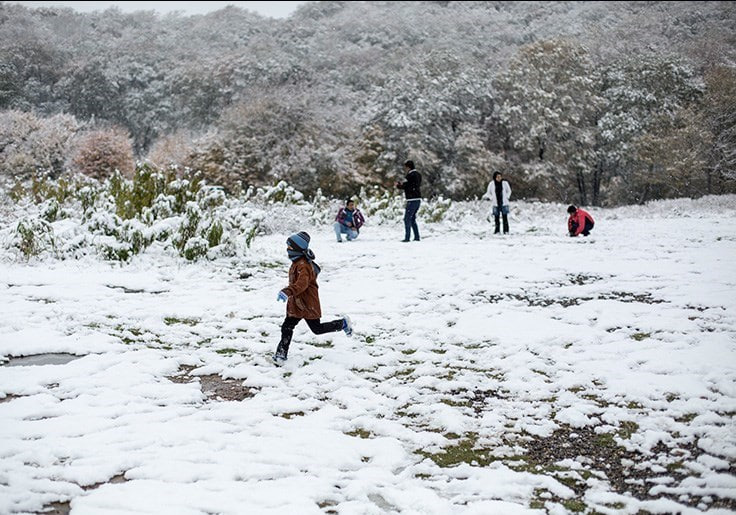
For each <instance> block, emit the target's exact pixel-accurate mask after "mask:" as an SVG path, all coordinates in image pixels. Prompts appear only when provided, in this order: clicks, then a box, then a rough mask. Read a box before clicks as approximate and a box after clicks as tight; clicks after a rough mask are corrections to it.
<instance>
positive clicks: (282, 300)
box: [276, 291, 289, 302]
mask: <svg viewBox="0 0 736 515" xmlns="http://www.w3.org/2000/svg"><path fill="white" fill-rule="evenodd" d="M288 298H289V297H287V295H286V294H285V293H284V292H282V291H280V292H279V294H278V296H277V297H276V300H280V301H281V302H286V299H288Z"/></svg>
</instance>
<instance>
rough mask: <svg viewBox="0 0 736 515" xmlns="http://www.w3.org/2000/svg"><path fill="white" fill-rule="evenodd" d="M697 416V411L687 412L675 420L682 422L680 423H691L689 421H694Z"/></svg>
mask: <svg viewBox="0 0 736 515" xmlns="http://www.w3.org/2000/svg"><path fill="white" fill-rule="evenodd" d="M697 416H698V414H697V413H685V414H684V415H683V416H681V417H677V418H676V419H675V421H676V422H680V423H683V424H689V423H690V422H692V421H693V420H694V419H695V417H697Z"/></svg>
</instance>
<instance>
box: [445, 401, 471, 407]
mask: <svg viewBox="0 0 736 515" xmlns="http://www.w3.org/2000/svg"><path fill="white" fill-rule="evenodd" d="M440 402H441V403H442V404H447V405H448V406H453V407H461V408H470V407H471V406H472V405H473V402H472V401H470V400H467V399H466V400H462V401H456V400H454V399H442V400H440Z"/></svg>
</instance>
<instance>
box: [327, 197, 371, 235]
mask: <svg viewBox="0 0 736 515" xmlns="http://www.w3.org/2000/svg"><path fill="white" fill-rule="evenodd" d="M364 223H365V218H363V213H361V212H360V209H358V208H356V207H355V202H353V200H352V199H348V200H347V202H345V207H341V208H340V210H339V211H338V212H337V216H336V217H335V225H334V227H335V236H337V242H338V243H342V235H343V234H344V235H345V238H347V240H348V241H350V240H354V239H355V238H357V237H358V234H359V233H360V228H361V227H362V226H363V224H364Z"/></svg>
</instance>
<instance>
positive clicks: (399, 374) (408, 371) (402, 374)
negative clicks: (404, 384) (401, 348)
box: [393, 367, 416, 377]
mask: <svg viewBox="0 0 736 515" xmlns="http://www.w3.org/2000/svg"><path fill="white" fill-rule="evenodd" d="M414 370H416V369H414V368H411V367H410V368H405V369H404V370H399V371H398V372H396V373H395V374H394V375H393V377H405V376H410V375H412V374H413V373H414Z"/></svg>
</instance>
